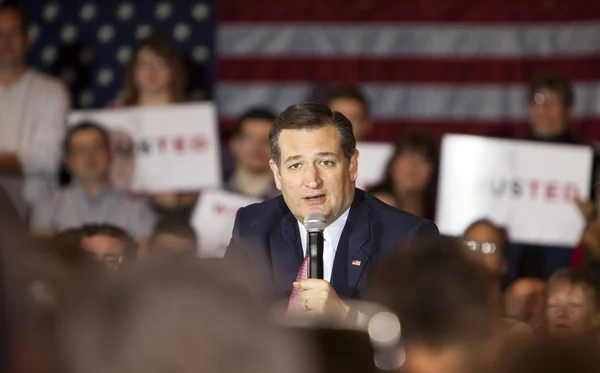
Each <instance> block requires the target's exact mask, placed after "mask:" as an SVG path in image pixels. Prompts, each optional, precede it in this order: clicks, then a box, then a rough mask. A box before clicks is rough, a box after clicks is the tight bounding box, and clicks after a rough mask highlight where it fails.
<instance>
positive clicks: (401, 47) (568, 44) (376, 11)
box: [217, 0, 600, 141]
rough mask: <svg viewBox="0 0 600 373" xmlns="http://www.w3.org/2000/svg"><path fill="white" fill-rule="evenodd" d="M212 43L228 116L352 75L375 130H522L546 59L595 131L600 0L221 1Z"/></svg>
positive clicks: (582, 123)
mask: <svg viewBox="0 0 600 373" xmlns="http://www.w3.org/2000/svg"><path fill="white" fill-rule="evenodd" d="M218 54H219V69H218V85H217V98H218V103H219V108H220V112H221V116H222V118H223V122H224V124H225V125H226V126H228V125H230V124H231V122H232V119H233V118H235V117H236V115H238V114H239V113H240V112H242V111H243V110H244V109H245V108H247V107H249V106H252V105H256V104H270V105H271V106H272V107H274V108H275V109H277V110H281V109H283V108H285V107H286V106H287V105H289V104H292V103H294V102H296V101H300V100H303V99H306V98H307V97H308V96H309V94H310V92H311V89H312V87H313V86H314V85H315V84H328V83H337V82H347V83H348V82H355V83H360V84H361V85H362V86H363V87H364V89H365V91H366V94H367V96H368V98H369V100H370V103H371V106H372V113H373V116H374V119H375V131H374V133H373V135H372V138H371V140H390V139H393V138H394V137H395V136H396V134H397V133H398V132H401V131H402V130H405V129H408V128H414V127H418V128H422V129H429V130H430V131H431V132H432V133H434V134H437V135H439V134H441V133H444V132H459V133H473V134H504V135H507V136H520V135H522V134H523V133H524V129H525V126H526V123H527V120H528V105H527V97H526V83H527V82H528V81H529V80H530V79H531V77H532V76H533V75H534V74H535V73H536V72H537V71H539V70H548V69H552V70H555V71H558V72H561V73H563V74H565V75H566V76H567V77H569V78H570V79H572V80H573V81H574V83H575V96H576V97H575V100H576V103H575V108H574V113H575V121H574V123H573V130H574V133H575V134H576V135H577V136H579V137H581V138H583V139H584V140H587V141H593V140H597V139H600V1H598V0H485V1H475V0H321V1H308V0H285V1H263V0H221V2H220V25H219V34H218Z"/></svg>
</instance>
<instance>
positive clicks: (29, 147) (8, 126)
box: [0, 2, 70, 216]
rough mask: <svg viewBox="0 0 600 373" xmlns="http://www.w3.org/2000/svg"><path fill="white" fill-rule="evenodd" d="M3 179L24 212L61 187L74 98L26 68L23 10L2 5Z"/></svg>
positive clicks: (0, 142) (27, 44)
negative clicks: (68, 117)
mask: <svg viewBox="0 0 600 373" xmlns="http://www.w3.org/2000/svg"><path fill="white" fill-rule="evenodd" d="M0 35H2V43H1V45H0V113H1V115H0V132H1V133H2V136H0V184H2V185H3V186H4V187H5V188H6V190H7V192H8V194H9V196H10V197H11V199H12V200H13V203H14V204H15V205H16V207H17V208H18V210H19V212H20V214H21V215H22V216H24V215H25V214H26V211H27V210H28V207H27V205H29V207H31V205H33V204H34V203H35V202H37V200H38V199H39V198H40V197H42V196H43V195H45V194H46V192H47V191H49V190H52V189H54V188H56V187H57V184H58V171H59V166H60V142H61V139H62V136H63V135H64V132H65V123H66V122H65V120H66V115H67V113H68V111H69V107H70V98H69V94H68V93H67V90H66V88H65V87H64V85H63V84H62V83H60V82H59V81H58V80H57V79H55V78H52V77H50V76H48V75H45V74H42V73H40V72H38V71H36V70H33V69H31V68H29V67H27V58H26V57H27V51H28V50H29V47H30V39H29V37H28V32H27V19H26V15H25V12H24V11H23V9H22V8H21V7H19V6H17V5H15V4H14V3H9V2H4V3H2V4H0Z"/></svg>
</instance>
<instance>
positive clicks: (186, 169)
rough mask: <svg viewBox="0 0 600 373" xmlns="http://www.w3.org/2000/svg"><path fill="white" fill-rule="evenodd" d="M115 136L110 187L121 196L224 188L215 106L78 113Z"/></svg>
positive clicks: (77, 119)
mask: <svg viewBox="0 0 600 373" xmlns="http://www.w3.org/2000/svg"><path fill="white" fill-rule="evenodd" d="M80 121H92V122H95V123H98V124H100V125H102V126H104V127H105V128H106V129H107V130H109V132H110V135H111V146H112V150H113V155H114V157H113V163H112V166H111V181H112V183H113V185H114V186H115V187H116V188H118V189H120V190H130V191H145V192H160V191H186V190H196V189H200V188H204V187H220V186H221V158H220V157H221V153H220V152H221V151H220V144H219V136H218V131H217V115H216V109H215V107H214V105H213V104H212V103H191V104H177V105H165V106H159V107H149V108H113V109H103V110H85V111H74V112H72V113H71V115H70V117H69V125H75V124H77V123H78V122H80Z"/></svg>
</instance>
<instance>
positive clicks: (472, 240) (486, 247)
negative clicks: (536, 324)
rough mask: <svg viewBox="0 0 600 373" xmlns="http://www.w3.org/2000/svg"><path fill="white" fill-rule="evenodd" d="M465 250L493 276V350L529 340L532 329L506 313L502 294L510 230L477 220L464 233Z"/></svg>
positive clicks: (488, 221) (494, 352) (499, 349)
mask: <svg viewBox="0 0 600 373" xmlns="http://www.w3.org/2000/svg"><path fill="white" fill-rule="evenodd" d="M462 239H463V243H464V247H465V253H466V254H467V256H469V257H471V258H472V259H473V260H474V261H475V262H477V263H479V264H480V265H481V266H482V267H483V268H485V269H486V270H487V272H488V274H489V275H490V277H491V280H492V281H491V283H492V288H491V289H490V291H491V292H492V293H493V294H494V296H493V297H492V299H495V302H496V305H495V310H496V314H495V315H493V317H494V318H495V320H496V322H495V326H496V330H495V335H494V340H495V347H496V349H495V350H494V351H490V353H491V354H498V353H500V351H501V350H503V349H504V348H506V347H508V346H511V345H514V343H520V342H524V341H525V342H526V341H528V340H529V339H530V338H531V336H532V335H533V329H532V328H531V327H530V326H529V325H527V324H525V323H523V322H521V321H518V320H513V319H509V318H506V317H504V307H503V298H502V281H503V279H504V276H505V274H506V273H507V271H508V263H509V262H508V247H509V245H510V241H509V237H508V233H507V231H506V230H505V229H504V228H502V227H499V226H497V225H495V224H494V223H493V222H492V221H490V220H488V219H481V220H477V221H475V222H473V223H471V225H469V227H467V229H466V230H465V232H464V234H463V237H462Z"/></svg>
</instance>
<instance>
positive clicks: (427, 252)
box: [369, 238, 493, 373]
mask: <svg viewBox="0 0 600 373" xmlns="http://www.w3.org/2000/svg"><path fill="white" fill-rule="evenodd" d="M490 286H491V280H490V278H489V276H488V275H487V273H485V271H484V269H483V268H481V267H480V266H479V265H477V264H476V263H474V262H473V261H471V260H470V259H469V258H467V257H466V256H465V255H464V253H463V252H462V248H461V247H460V244H458V243H457V242H456V241H455V240H449V239H443V238H440V239H437V240H435V241H434V242H429V243H428V244H426V245H425V244H421V245H415V246H413V247H409V248H406V249H404V250H402V251H400V252H399V253H397V254H396V255H395V256H394V257H392V258H390V259H389V260H387V261H386V262H385V263H384V264H383V266H382V267H381V268H379V271H378V272H376V273H375V275H374V277H373V278H372V281H371V283H370V287H369V295H370V297H371V299H372V300H374V301H376V302H378V303H380V304H382V305H384V306H387V307H389V308H390V309H391V310H392V311H394V312H395V313H396V314H397V315H398V317H399V319H400V323H401V325H402V339H403V343H404V346H405V353H406V361H405V364H404V367H403V372H404V371H405V372H410V373H421V372H423V373H424V372H436V373H442V372H457V373H458V372H461V373H464V372H470V371H472V369H475V368H477V367H480V364H482V363H483V359H484V356H483V355H484V354H482V349H483V348H484V347H483V346H484V345H485V343H486V342H487V341H489V339H490V338H491V335H492V320H491V315H493V306H492V305H493V302H492V300H491V295H490V292H489V289H490Z"/></svg>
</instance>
